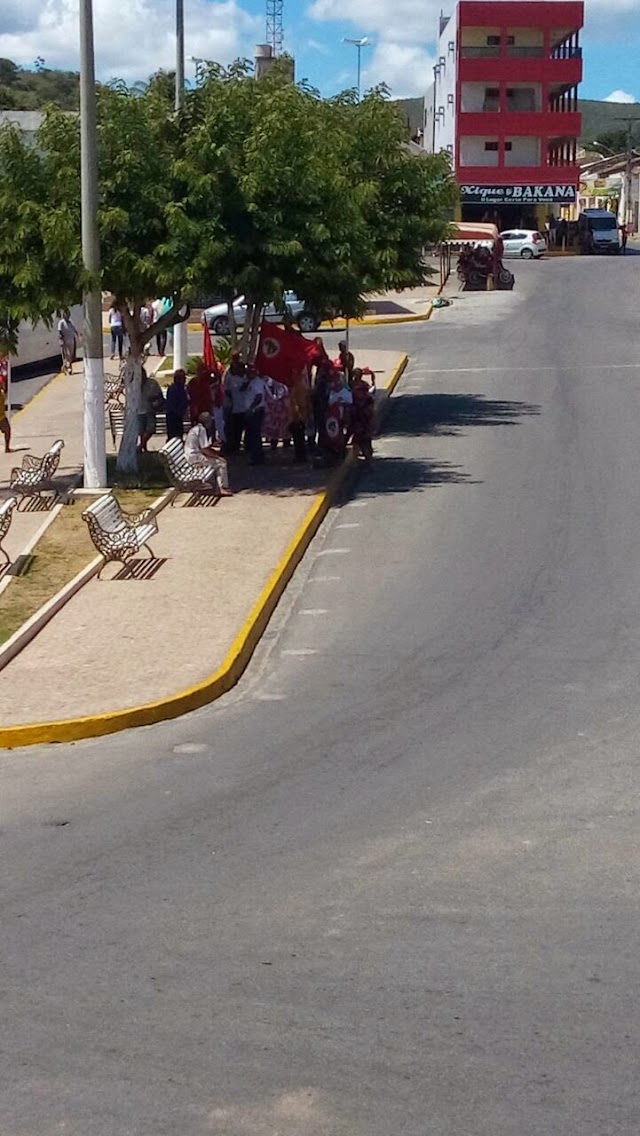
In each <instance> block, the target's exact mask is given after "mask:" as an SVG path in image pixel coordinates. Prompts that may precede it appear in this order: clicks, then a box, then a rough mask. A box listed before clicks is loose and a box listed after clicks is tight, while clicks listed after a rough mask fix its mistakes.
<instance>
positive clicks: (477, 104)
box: [460, 83, 497, 111]
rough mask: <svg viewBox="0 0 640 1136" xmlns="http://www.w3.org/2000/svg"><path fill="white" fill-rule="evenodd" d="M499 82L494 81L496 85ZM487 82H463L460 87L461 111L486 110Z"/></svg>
mask: <svg viewBox="0 0 640 1136" xmlns="http://www.w3.org/2000/svg"><path fill="white" fill-rule="evenodd" d="M496 86H497V84H495V83H494V87H496ZM486 89H487V84H486V83H463V84H462V85H461V88H460V100H461V106H460V110H461V111H481V110H484V102H485V91H486Z"/></svg>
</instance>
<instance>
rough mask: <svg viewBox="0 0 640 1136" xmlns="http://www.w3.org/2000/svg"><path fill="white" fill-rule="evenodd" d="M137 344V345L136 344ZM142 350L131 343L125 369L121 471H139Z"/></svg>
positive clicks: (117, 464)
mask: <svg viewBox="0 0 640 1136" xmlns="http://www.w3.org/2000/svg"><path fill="white" fill-rule="evenodd" d="M136 346H137V345H136ZM142 363H143V358H142V352H141V351H140V350H139V349H138V350H136V351H134V345H133V343H132V344H131V354H130V356H129V358H128V359H127V363H126V366H125V369H124V391H125V408H124V430H123V432H122V438H121V441H120V449H119V450H118V460H117V463H116V467H117V469H118V472H119V473H137V472H138V435H139V428H138V427H139V422H138V415H139V413H140V389H141V386H142Z"/></svg>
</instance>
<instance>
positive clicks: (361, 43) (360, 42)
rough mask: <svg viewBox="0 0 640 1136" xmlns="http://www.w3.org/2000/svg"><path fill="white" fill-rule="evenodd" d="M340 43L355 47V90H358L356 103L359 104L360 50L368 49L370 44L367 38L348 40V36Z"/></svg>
mask: <svg viewBox="0 0 640 1136" xmlns="http://www.w3.org/2000/svg"><path fill="white" fill-rule="evenodd" d="M342 42H343V43H350V44H352V45H353V47H355V48H356V50H357V52H358V80H357V88H358V102H360V76H361V73H362V49H363V47H369V46H370V44H371V40H370V39H368V37H367V36H364V37H363V38H362V39H349V38H348V36H345V37H344V39H343V41H342Z"/></svg>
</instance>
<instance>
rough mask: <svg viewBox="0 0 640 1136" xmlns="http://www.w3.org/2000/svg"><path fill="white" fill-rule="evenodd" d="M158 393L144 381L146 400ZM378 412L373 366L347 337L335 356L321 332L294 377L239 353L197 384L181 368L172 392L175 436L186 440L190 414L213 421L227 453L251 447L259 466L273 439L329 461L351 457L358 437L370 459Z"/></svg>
mask: <svg viewBox="0 0 640 1136" xmlns="http://www.w3.org/2000/svg"><path fill="white" fill-rule="evenodd" d="M365 376H368V380H369V381H367V378H365ZM156 386H157V384H156ZM145 392H146V393H145ZM158 392H159V388H158ZM158 392H155V391H153V390H152V389H150V388H149V387H148V385H147V384H145V383H143V394H144V398H145V400H147V399H148V398H151V399H156V398H157V393H158ZM159 393H160V396H161V397H162V395H161V392H159ZM148 411H150V412H153V406H152V405H150V406H148V407H147V405H146V402H145V406H144V408H143V410H142V411H141V413H147V412H148ZM374 411H375V376H374V375H373V373H372V372H371V371H370V370H369V369H368V368H359V367H356V366H355V360H354V357H353V353H352V352H351V351H350V350H349V349H348V346H347V343H346V341H343V342H341V343H340V345H339V355H338V357H337V358H336V359H334V360H331V359H330V358H329V355H328V354H327V352H326V349H325V347H324V344H323V341H322V339H321V338H320V337H318V338H317V339H316V340H315V341H314V348H313V352H312V353H311V356H310V359H309V362H308V365H307V366H306V367H304V368H303V369H302V370H301V371H300V372H298V373H296V374H294V375H292V382H290V383H289V384H285V383H281V382H278V381H276V380H275V379H273V378H269V377H266V376H264V375H261V374H260V373H259V372H258V369H257V368H256V366H255V365H254V364H252V363H243V362H242V360H241V359H240V356H239V354H238V353H236V354H234V355H233V356H232V358H231V361H230V364H229V366H228V367H227V369H226V370H225V371H221V370H217V369H214V370H213V371H210V370H208V369H206V368H205V367H204V366H201V367H200V369H199V370H198V373H197V374H196V376H195V377H194V378H193V379H191V381H190V382H189V383H187V381H186V375H185V373H184V371H181V370H178V371H176V372H175V373H174V377H173V382H172V383H171V384H170V385H169V387H168V388H167V393H166V416H167V437H168V438H181V439H183V438H184V434H185V420H190V421H191V423H192V425H205V426H206V427H208V428H209V430H210V437H211V439H213V443H215V444H216V445H217V446H218V447H219V450H220V455H225V456H229V455H235V454H238V453H239V452H240V450H241V449H242V448H244V452H245V453H246V454H247V456H248V459H249V462H250V463H251V464H252V465H262V464H264V462H265V443H266V444H267V445H268V446H270V447H271V448H272V449H275V448H277V446H278V444H280V443H281V444H282V445H283V446H293V459H294V461H295V462H298V463H306V462H308V461H309V459H310V458H313V459H314V460H315V461H316V462H318V463H322V464H325V463H327V464H328V463H329V462H331V461H332V460H339V459H340V458H341V457H344V454H345V452H346V449H347V446H348V445H349V443H353V445H354V447H355V448H356V450H357V452H358V453H359V454H361V455H362V456H363V457H364V458H365V460H366V461H370V460H371V458H372V456H373V444H372V442H373V432H374ZM203 416H204V419H203ZM186 448H187V447H186V444H185V449H186ZM188 456H189V455H188V453H187V457H188Z"/></svg>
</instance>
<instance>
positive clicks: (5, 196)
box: [0, 62, 455, 471]
mask: <svg viewBox="0 0 640 1136" xmlns="http://www.w3.org/2000/svg"><path fill="white" fill-rule="evenodd" d="M98 118H99V183H100V195H101V200H100V209H99V216H98V222H99V229H100V236H101V245H102V264H103V270H102V279H101V282H100V283H101V285H102V287H103V289H106V290H108V291H110V292H112V293H113V295H114V297H115V302H116V304H117V305H118V306H119V308H120V310H121V311H122V313H123V318H124V323H125V327H126V330H127V332H128V335H129V338H130V343H131V357H130V360H129V364H128V367H127V371H126V385H127V413H126V421H125V430H124V435H123V439H122V444H121V447H120V453H119V457H118V464H119V467H120V468H121V469H123V470H127V471H129V470H132V469H134V468H135V466H136V462H137V458H136V449H135V442H136V436H137V415H138V407H139V400H140V380H141V370H142V360H143V351H144V347H145V344H146V343H147V342H148V341H149V340H150V339H151V338H152V336H154V335H155V334H156V333H157V332H158V331H160V330H161V329H163V328H165V327H170V326H172V325H174V324H175V323H176V322H179V321H180V320H184V319H186V318H187V317H188V314H189V306H188V301H189V297H190V296H193V295H196V294H202V293H203V292H206V291H207V290H209V289H212V290H214V291H222V292H223V294H224V295H226V296H227V298H228V300H229V302H230V301H231V300H232V298H233V297H234V296H235V295H236V294H237V293H239V292H242V293H244V295H245V296H246V297H247V299H248V302H249V308H248V317H247V321H246V326H245V329H244V334H243V341H242V350H243V353H244V355H245V356H246V357H250V356H251V354H252V352H253V351H254V349H255V343H256V339H257V335H258V331H259V326H260V318H261V313H262V309H263V306H264V304H265V303H266V302H268V301H270V300H275V301H277V300H278V299H279V298H280V297H281V295H282V292H283V289H284V288H285V287H289V288H295V289H296V290H297V291H298V293H299V294H300V295H303V296H304V297H305V298H306V299H308V300H310V301H311V302H312V303H313V304H314V305H316V306H317V308H318V310H324V311H329V310H330V311H332V312H333V311H335V312H340V313H343V314H345V315H348V316H353V315H356V314H357V313H358V312H359V311H360V310H361V308H362V304H363V296H364V294H365V293H366V292H369V291H372V290H374V289H375V290H378V289H384V288H390V287H394V288H399V287H400V288H401V287H408V286H411V285H414V284H419V283H421V282H422V281H423V280H424V279H425V276H426V273H427V269H426V268H425V265H424V262H423V260H422V247H423V245H424V243H425V242H426V241H433V240H436V239H438V238H439V237H441V236H442V235H444V232H445V230H446V225H447V215H448V213H449V211H450V208H451V205H452V203H453V201H454V198H455V187H454V183H453V179H452V177H451V171H450V168H449V166H448V163H447V162H446V159H444V158H442V157H430V158H428V157H426V156H425V157H424V158H422V157H420V158H414V157H412V156H411V155H410V154H409V152H408V151H407V149H406V148H405V147H404V144H403V143H404V127H403V124H402V120H401V118H400V116H399V114H398V112H397V110H396V109H394V108H393V107H392V106H391V105H390V104H389V103H388V102H387V100H386V98H385V97H384V92H382V91H376V92H372V93H371V94H370V95H369V96H367V97H366V98H365V99H364V100H363V101H362V102H361V103H358V102H356V100H355V99H354V97H353V96H352V95H350V94H347V95H345V96H342V97H341V98H339V99H335V100H323V99H321V98H320V97H319V95H318V93H317V92H316V91H314V90H312V89H311V88H308V87H306V86H304V85H301V86H295V85H294V84H293V83H291V82H290V78H289V74H288V72H287V71H286V69H285V68H279V67H278V66H276V67H274V68H273V70H272V71H271V72H270V73H269V74H268V75H267V76H266V77H265V78H263V79H260V80H256V79H255V78H253V77H252V76H251V75H249V74H248V71H247V67H246V65H245V64H244V63H242V62H239V63H237V64H236V65H234V66H233V67H232V68H230V69H228V70H223V69H222V68H220V67H218V66H217V65H215V64H211V65H208V66H207V68H206V69H205V70H204V71H203V72H202V73H201V76H200V82H199V85H198V87H197V88H196V89H195V90H192V91H190V92H188V93H187V98H186V105H185V108H184V110H183V111H182V112H181V113H180V114H179V115H176V114H175V112H174V111H173V106H172V84H171V81H170V77H168V76H167V75H166V74H164V73H161V74H159V75H158V76H156V77H155V78H154V79H152V80H151V81H150V83H149V84H148V85H147V86H146V87H145V88H136V89H134V90H129V89H127V88H126V87H125V86H124V85H122V84H115V85H111V86H109V87H104V88H101V89H100V90H99V101H98ZM0 208H1V213H2V216H1V218H0V274H3V275H0V282H1V283H2V284H3V285H4V289H3V294H4V296H5V297H8V300H7V301H6V302H5V309H6V313H7V314H6V319H7V320H8V321H14V323H15V320H16V319H19V318H24V315H25V314H28V315H30V316H32V317H33V318H35V317H36V316H37V315H40V316H42V315H48V314H49V313H50V312H51V311H52V310H54V309H55V308H57V307H60V306H61V305H62V304H63V303H66V302H68V300H69V299H70V298H72V297H73V298H75V297H76V296H77V295H78V294H79V292H80V291H81V289H82V286H83V284H84V283H85V281H84V280H83V273H82V261H81V248H80V142H79V123H78V121H77V119H76V118H75V117H73V116H69V115H66V114H63V113H62V112H60V111H57V110H53V109H49V110H48V112H47V114H46V117H45V121H44V124H43V126H42V128H41V129H40V131H39V134H38V137H37V140H36V145H35V146H30V145H29V144H27V143H26V142H25V141H24V140H23V139H21V138H20V136H19V135H18V134H17V132H16V131H15V130H5V131H4V132H0ZM14 217H15V218H17V225H16V224H15V223H14V222H12V218H14ZM159 295H160V296H167V297H169V299H170V300H171V305H170V310H169V311H168V312H167V314H166V315H165V316H163V317H162V319H160V320H159V321H157V322H156V323H155V324H153V325H152V326H151V327H149V328H147V329H145V328H144V327H143V326H142V324H141V320H140V310H141V306H142V304H143V303H144V302H145V301H146V300H148V299H150V298H152V297H154V296H159ZM13 326H14V324H11V326H10V328H9V332H10V334H14V332H13V331H12V330H11V329H12V328H13Z"/></svg>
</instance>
